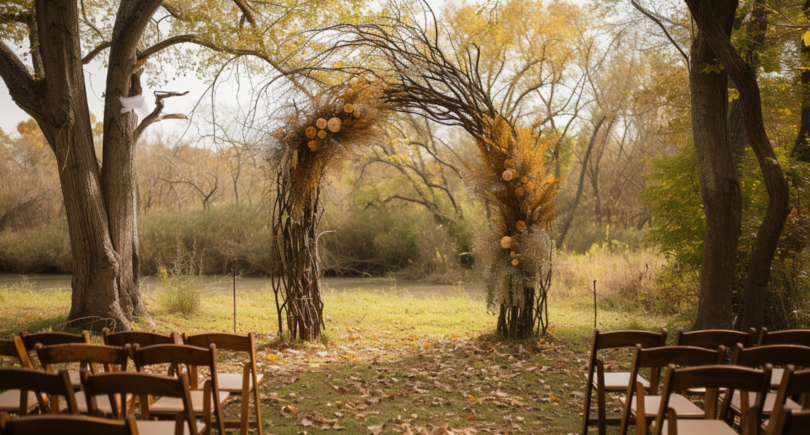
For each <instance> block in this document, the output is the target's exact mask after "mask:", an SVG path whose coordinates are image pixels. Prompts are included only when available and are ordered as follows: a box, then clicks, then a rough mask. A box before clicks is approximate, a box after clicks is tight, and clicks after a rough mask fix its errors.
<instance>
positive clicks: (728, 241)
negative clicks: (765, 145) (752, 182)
mask: <svg viewBox="0 0 810 435" xmlns="http://www.w3.org/2000/svg"><path fill="white" fill-rule="evenodd" d="M709 3H711V5H709ZM693 4H695V7H697V8H701V9H702V8H706V9H707V10H711V13H713V14H714V15H713V16H714V17H715V19H717V20H718V21H719V22H720V23H721V24H720V25H721V26H722V29H724V30H725V37H726V39H728V38H730V32H731V27H732V24H733V20H734V13H735V11H736V8H737V3H736V1H734V0H722V1H711V2H710V1H706V0H689V6H690V9H691V8H692V7H693ZM693 13H694V12H693ZM690 62H691V66H690V70H689V87H690V94H691V100H692V135H693V141H694V147H695V154H696V157H697V166H698V168H697V169H698V174H699V177H700V185H701V186H700V187H701V196H702V198H703V204H704V208H705V213H706V224H707V226H706V233H705V235H704V238H703V265H702V270H701V276H700V293H699V301H698V314H697V318H696V319H695V325H694V326H695V328H715V327H718V328H726V327H730V326H731V324H732V306H731V303H732V295H733V292H734V276H735V268H736V260H737V244H738V241H739V237H740V222H741V207H742V199H741V193H740V181H739V175H738V172H737V166H736V163H735V160H736V159H735V156H734V154H735V153H734V148H733V145H732V144H731V142H730V140H729V135H728V128H727V116H728V78H727V75H726V73H725V71H722V70H720V71H718V70H717V69H716V68H711V67H712V66H715V64H716V62H717V59H716V57H715V53H714V52H713V51H712V49H711V48H710V47H709V44H708V41H707V36H706V33H705V31H704V30H703V29H698V32H697V35H696V36H695V38H694V40H693V41H692V46H691V49H690Z"/></svg>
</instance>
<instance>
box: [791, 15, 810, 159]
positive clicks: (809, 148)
mask: <svg viewBox="0 0 810 435" xmlns="http://www.w3.org/2000/svg"><path fill="white" fill-rule="evenodd" d="M802 12H803V14H804V18H805V19H810V0H807V1H805V2H804V7H803V8H802ZM799 44H800V46H801V52H800V55H799V56H800V63H799V64H800V65H801V67H802V70H801V75H800V79H799V80H800V83H799V89H800V92H801V103H802V109H801V113H802V115H801V120H800V122H799V134H798V136H797V137H796V144H795V145H794V146H793V158H795V159H796V160H799V161H802V162H807V163H810V140H809V139H810V138H808V136H810V46H808V45H807V44H805V43H804V40H803V39H801V40H800V41H799Z"/></svg>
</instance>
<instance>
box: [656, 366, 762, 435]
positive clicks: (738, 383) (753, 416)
mask: <svg viewBox="0 0 810 435" xmlns="http://www.w3.org/2000/svg"><path fill="white" fill-rule="evenodd" d="M770 381H771V367H770V365H767V366H765V368H764V369H762V370H757V369H752V368H749V367H741V366H733V365H724V364H716V365H706V366H698V367H687V368H676V367H675V366H674V365H670V366H669V370H668V371H667V376H666V380H665V381H664V391H663V393H662V394H661V396H662V397H661V404H660V406H659V409H658V415H657V416H656V418H655V427H654V432H653V433H654V435H661V433H662V430H663V427H664V424H667V425H668V433H670V434H671V433H673V432H672V431H673V430H675V426H676V425H677V414H676V413H675V412H673V411H674V410H672V409H671V408H670V407H669V398H670V396H671V395H672V394H673V393H676V392H679V391H686V390H687V389H690V388H696V387H702V388H706V396H705V398H704V410H705V411H706V416H705V419H707V420H723V421H726V422H728V420H727V416H728V414H729V407H730V402H731V397H732V394H733V393H734V391H735V390H740V391H743V392H749V391H750V392H754V393H756V399H755V403H754V404H753V406H749V404H748V395H747V394H742V395H741V396H740V397H742V398H744V399H743V400H742V405H743V406H742V414H743V415H744V416H745V421H746V425H748V424H750V423H749V422H751V421H756V422H757V423H756V427H757V428H759V421H760V419H761V417H762V415H761V411H762V404H763V402H764V401H765V394H766V393H767V392H768V390H769V389H770V383H771V382H770ZM720 389H725V390H726V392H725V394H724V397H723V399H722V401H721V403H720V406H718V400H719V394H718V391H719V390H720Z"/></svg>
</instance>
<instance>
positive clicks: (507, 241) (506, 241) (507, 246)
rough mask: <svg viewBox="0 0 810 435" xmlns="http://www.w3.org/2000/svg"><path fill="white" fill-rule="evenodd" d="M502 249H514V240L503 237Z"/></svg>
mask: <svg viewBox="0 0 810 435" xmlns="http://www.w3.org/2000/svg"><path fill="white" fill-rule="evenodd" d="M501 248H503V249H511V248H512V238H511V237H509V236H503V237H501Z"/></svg>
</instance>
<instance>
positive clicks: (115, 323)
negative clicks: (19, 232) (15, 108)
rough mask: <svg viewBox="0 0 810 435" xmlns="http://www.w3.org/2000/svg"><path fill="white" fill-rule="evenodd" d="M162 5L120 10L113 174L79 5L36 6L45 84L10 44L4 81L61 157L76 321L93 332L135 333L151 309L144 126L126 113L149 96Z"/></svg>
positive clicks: (109, 106) (110, 114) (3, 50)
mask: <svg viewBox="0 0 810 435" xmlns="http://www.w3.org/2000/svg"><path fill="white" fill-rule="evenodd" d="M159 6H160V1H159V0H149V1H139V2H121V4H120V5H119V10H118V11H117V15H116V22H115V26H114V30H113V37H112V42H111V44H110V59H109V69H108V75H107V87H106V89H105V100H106V101H105V117H104V144H103V162H104V165H103V168H100V167H99V163H98V161H99V159H98V158H97V156H96V152H95V148H94V144H93V131H92V125H91V120H90V112H89V109H88V105H87V92H86V89H85V83H84V71H83V63H82V57H81V43H80V40H81V35H80V33H79V11H78V5H77V2H74V1H60V2H56V1H45V0H38V1H37V2H36V4H35V7H34V8H33V10H34V12H35V14H34V19H33V21H32V22H31V25H30V26H29V29H30V31H31V32H33V33H35V34H32V35H31V36H30V39H31V41H36V44H34V43H33V42H32V58H34V59H35V67H36V68H35V70H36V72H37V76H36V79H35V78H34V77H32V76H31V75H30V74H29V73H28V71H27V69H26V67H25V65H23V64H22V62H20V60H19V59H18V58H17V56H16V54H15V53H14V52H13V51H12V50H10V49H9V48H8V47H7V46H6V45H5V44H3V43H1V42H0V76H2V78H3V80H4V81H5V83H6V85H7V86H8V88H9V92H10V94H11V95H12V98H13V99H14V101H15V102H16V103H17V104H18V105H19V106H20V108H22V109H23V110H25V111H26V112H27V113H28V114H30V115H31V116H32V117H33V118H34V119H35V120H36V121H37V123H38V124H39V127H40V129H41V130H42V132H43V134H44V136H45V138H46V139H47V141H48V143H49V145H50V146H51V148H52V150H53V152H54V154H55V155H56V161H57V163H58V167H59V177H60V183H61V188H62V195H63V198H64V203H65V214H66V215H67V221H68V231H69V235H70V244H71V254H72V259H73V278H72V283H71V285H72V297H71V308H70V315H69V318H70V319H71V320H73V321H76V322H77V323H80V324H81V326H83V327H91V328H98V329H100V328H101V327H104V326H108V327H112V328H113V329H127V328H129V327H130V326H131V324H132V321H133V320H134V319H135V318H136V317H137V316H138V315H141V314H143V313H144V312H145V309H144V305H143V301H142V299H141V296H140V292H139V288H138V241H137V221H136V215H135V210H136V209H137V207H136V204H135V201H136V186H135V171H134V164H133V163H134V143H135V142H136V140H137V134H134V132H135V131H138V126H137V125H136V121H137V119H136V117H135V115H134V114H133V113H126V114H122V113H121V104H120V100H119V98H120V97H121V96H130V95H135V94H139V93H140V83H139V79H138V74H139V71H138V68H139V65H138V64H137V63H138V61H139V60H138V58H137V52H136V48H137V44H138V43H139V42H140V39H141V36H142V34H143V32H144V30H145V28H146V25H147V23H148V21H149V19H150V18H151V16H152V15H153V14H154V12H155V11H156V9H157V8H158V7H159Z"/></svg>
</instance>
